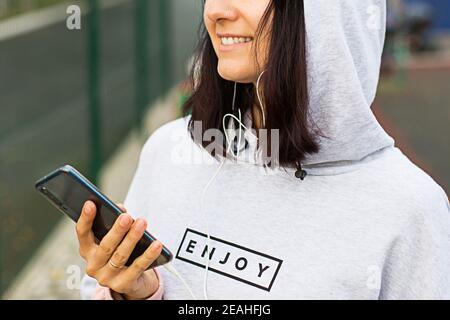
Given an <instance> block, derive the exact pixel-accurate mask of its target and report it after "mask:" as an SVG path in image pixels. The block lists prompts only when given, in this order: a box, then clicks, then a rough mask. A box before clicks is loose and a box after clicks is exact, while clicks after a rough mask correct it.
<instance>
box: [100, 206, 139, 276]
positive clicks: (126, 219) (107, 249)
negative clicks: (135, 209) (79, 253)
mask: <svg viewBox="0 0 450 320" xmlns="http://www.w3.org/2000/svg"><path fill="white" fill-rule="evenodd" d="M132 223H133V218H132V217H131V216H130V215H129V214H126V213H124V214H121V215H120V216H119V218H117V220H116V221H115V222H114V225H113V226H112V228H111V230H109V231H108V233H107V234H106V235H105V236H104V237H103V239H102V241H100V243H99V245H98V248H97V250H96V252H95V261H92V264H93V265H95V267H96V268H100V267H103V266H104V265H105V264H106V263H107V262H108V260H109V259H110V258H111V256H112V254H113V253H114V251H115V250H116V249H117V246H118V245H119V244H120V242H121V241H122V240H123V238H124V237H125V235H126V234H127V232H128V231H129V230H130V227H131V225H132Z"/></svg>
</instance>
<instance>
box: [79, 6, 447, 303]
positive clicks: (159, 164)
mask: <svg viewBox="0 0 450 320" xmlns="http://www.w3.org/2000/svg"><path fill="white" fill-rule="evenodd" d="M304 2H305V14H306V29H307V36H308V65H309V81H310V83H309V86H310V90H311V92H310V108H311V116H312V117H311V120H312V121H311V125H317V126H318V127H319V128H320V129H321V130H322V132H323V133H324V134H325V135H326V136H327V137H328V138H321V139H320V144H321V151H320V152H319V153H317V154H314V155H312V156H309V157H308V158H307V159H306V161H305V162H304V164H305V165H304V169H305V170H306V171H307V173H308V175H307V177H306V178H305V180H303V181H301V180H299V179H297V178H295V177H294V171H295V169H287V170H286V171H282V170H267V169H262V167H261V166H260V165H259V164H258V163H257V162H256V161H252V160H249V159H251V157H249V156H248V154H246V152H251V150H252V148H249V149H247V150H246V151H244V152H243V153H242V154H241V155H240V159H238V160H240V161H237V162H232V161H230V162H226V163H225V165H224V166H223V168H222V170H221V171H220V172H219V174H218V175H217V177H216V178H215V180H214V181H213V182H212V184H211V185H210V187H209V188H208V190H207V193H206V196H205V202H204V212H203V213H202V212H201V211H200V203H199V202H200V198H201V195H202V192H203V191H204V188H205V185H206V184H207V183H208V181H209V180H210V179H211V177H212V176H213V175H214V173H215V172H216V170H217V167H218V163H217V162H215V161H212V160H211V158H210V157H209V155H208V154H207V153H206V152H205V151H204V150H202V149H201V148H200V147H198V146H196V145H195V144H194V143H193V142H192V140H191V138H190V136H189V134H188V132H187V121H188V118H182V119H178V120H176V121H173V122H170V123H168V124H166V125H164V126H163V127H161V128H160V129H158V130H157V131H156V132H155V133H154V134H153V135H152V136H151V137H150V138H149V139H148V141H147V142H146V144H145V146H144V147H143V149H142V152H141V156H140V162H139V166H138V169H137V171H136V173H135V176H134V179H133V182H132V184H131V187H130V189H129V193H128V195H127V197H126V200H125V206H126V207H127V209H128V211H129V212H131V213H132V214H134V215H135V216H142V217H145V218H147V219H148V221H149V227H148V229H149V231H150V232H151V233H152V234H154V235H155V236H157V237H158V238H159V239H160V240H161V241H162V242H163V243H164V244H165V245H166V246H167V247H168V248H169V249H171V250H172V251H173V252H174V254H175V256H176V257H175V259H174V261H173V265H174V266H175V267H176V269H177V270H178V271H179V273H180V274H181V275H182V276H183V278H184V279H185V280H186V282H187V283H188V285H189V286H190V287H191V288H192V290H193V291H194V293H195V295H196V296H197V297H200V298H201V297H202V294H203V280H204V277H203V276H204V271H205V269H204V266H205V263H206V259H207V254H206V251H205V244H206V236H205V233H206V230H207V223H206V222H207V221H208V224H209V233H210V235H211V242H210V252H211V254H210V262H209V264H210V271H209V273H208V294H209V298H212V299H425V298H431V299H434V298H437V299H442V298H447V299H448V298H450V215H449V202H448V198H447V195H446V194H445V192H444V191H443V189H442V188H441V187H440V186H439V185H438V184H437V183H436V182H435V181H433V179H432V178H431V177H430V176H428V175H427V174H426V173H425V172H424V171H422V170H421V169H420V168H418V167H417V166H416V165H414V164H413V163H412V162H411V161H410V160H409V159H408V158H407V157H406V156H405V155H404V154H403V153H402V152H401V150H399V149H398V148H396V147H395V144H394V140H393V139H392V138H391V137H390V136H389V135H388V134H387V133H386V132H385V131H384V130H383V128H382V127H381V126H380V125H379V123H378V122H377V120H376V119H375V117H374V115H373V113H372V111H371V109H370V107H371V104H372V102H373V100H374V97H375V93H376V90H377V83H378V77H379V68H380V59H381V52H382V49H383V43H384V35H385V22H386V21H385V18H386V5H385V1H384V0H364V1H362V0H342V1H341V0H339V1H338V0H331V1H330V0H305V1H304ZM246 121H247V122H250V121H251V117H250V115H249V114H247V117H246ZM436 152H438V151H436ZM205 162H206V163H205ZM158 271H159V272H160V274H161V276H162V278H163V280H164V290H165V294H164V295H165V299H189V298H190V296H189V294H188V292H187V291H186V290H185V288H184V287H183V285H182V283H181V282H180V281H179V280H178V279H177V278H175V277H174V276H173V275H172V274H170V273H168V272H167V271H166V270H165V269H164V268H161V267H159V268H158ZM93 283H94V282H93V281H92V279H90V278H86V279H85V281H84V285H83V289H82V294H83V296H84V297H89V296H90V295H91V293H92V292H91V288H92V286H89V284H91V285H92V284H93Z"/></svg>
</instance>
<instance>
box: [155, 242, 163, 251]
mask: <svg viewBox="0 0 450 320" xmlns="http://www.w3.org/2000/svg"><path fill="white" fill-rule="evenodd" d="M161 248H162V243H161V242H159V241H155V242H154V243H153V250H155V251H158V250H159V249H161Z"/></svg>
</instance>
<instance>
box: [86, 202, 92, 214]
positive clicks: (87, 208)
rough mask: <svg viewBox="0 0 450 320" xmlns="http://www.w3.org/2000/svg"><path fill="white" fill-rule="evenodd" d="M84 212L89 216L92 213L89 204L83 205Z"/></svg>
mask: <svg viewBox="0 0 450 320" xmlns="http://www.w3.org/2000/svg"><path fill="white" fill-rule="evenodd" d="M84 212H86V213H87V214H88V215H90V214H91V213H92V207H91V204H90V203H86V204H85V205H84Z"/></svg>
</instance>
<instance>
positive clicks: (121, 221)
mask: <svg viewBox="0 0 450 320" xmlns="http://www.w3.org/2000/svg"><path fill="white" fill-rule="evenodd" d="M129 221H130V219H129V218H128V215H126V214H122V215H121V216H120V217H119V224H120V225H121V226H122V227H126V226H127V225H128V224H129Z"/></svg>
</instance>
